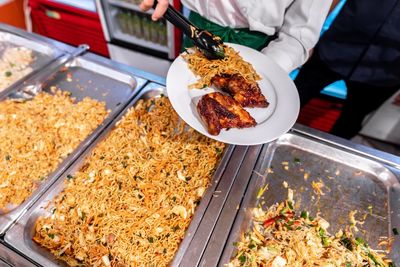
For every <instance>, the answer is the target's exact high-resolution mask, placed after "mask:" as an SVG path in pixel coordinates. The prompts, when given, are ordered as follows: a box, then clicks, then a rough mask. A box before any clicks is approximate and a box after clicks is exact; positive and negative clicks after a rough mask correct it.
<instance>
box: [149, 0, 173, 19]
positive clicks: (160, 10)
mask: <svg viewBox="0 0 400 267" xmlns="http://www.w3.org/2000/svg"><path fill="white" fill-rule="evenodd" d="M168 5H169V2H168V0H159V1H158V5H157V6H156V10H155V11H154V13H153V16H151V18H152V19H153V20H158V19H159V18H161V17H162V16H163V15H164V13H165V11H167V8H168Z"/></svg>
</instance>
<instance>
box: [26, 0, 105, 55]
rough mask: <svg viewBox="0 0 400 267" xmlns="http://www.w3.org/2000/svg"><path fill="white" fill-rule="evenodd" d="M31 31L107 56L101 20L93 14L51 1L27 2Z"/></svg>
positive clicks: (31, 0)
mask: <svg viewBox="0 0 400 267" xmlns="http://www.w3.org/2000/svg"><path fill="white" fill-rule="evenodd" d="M29 6H30V7H31V17H32V24H33V31H34V32H36V33H39V34H41V35H44V36H47V37H50V38H53V39H56V40H58V41H61V42H64V43H67V44H70V45H73V46H78V45H80V44H88V45H89V46H90V51H92V52H94V53H97V54H100V55H103V56H106V57H108V56H109V53H108V48H107V42H106V40H105V38H104V35H103V30H102V28H101V23H100V18H99V16H98V15H97V13H95V12H90V11H88V10H84V9H80V8H76V7H73V6H69V5H65V4H61V3H57V2H53V1H50V0H29Z"/></svg>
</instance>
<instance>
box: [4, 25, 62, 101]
mask: <svg viewBox="0 0 400 267" xmlns="http://www.w3.org/2000/svg"><path fill="white" fill-rule="evenodd" d="M11 47H25V48H29V49H31V50H32V51H33V56H34V58H35V59H34V60H33V62H32V63H31V64H30V67H31V69H32V71H31V72H30V73H29V74H27V75H26V76H25V77H22V78H21V79H19V80H17V81H15V82H14V83H13V84H11V85H10V86H9V87H7V88H0V96H1V95H4V94H7V92H8V91H9V90H12V89H11V88H12V87H13V85H14V84H17V83H18V82H21V81H23V80H24V79H25V78H27V77H30V76H32V75H33V74H35V73H36V72H38V71H40V70H41V69H42V68H43V67H45V66H46V65H48V64H49V63H50V62H52V61H53V60H55V59H56V58H58V57H60V56H62V55H63V54H64V51H62V50H60V49H58V48H57V47H55V46H53V45H52V44H50V43H48V42H45V41H43V40H42V39H40V38H36V36H35V35H33V34H28V33H26V34H25V33H20V32H19V31H14V30H13V29H12V28H10V27H7V28H5V27H0V56H2V54H3V52H4V50H5V49H6V48H11Z"/></svg>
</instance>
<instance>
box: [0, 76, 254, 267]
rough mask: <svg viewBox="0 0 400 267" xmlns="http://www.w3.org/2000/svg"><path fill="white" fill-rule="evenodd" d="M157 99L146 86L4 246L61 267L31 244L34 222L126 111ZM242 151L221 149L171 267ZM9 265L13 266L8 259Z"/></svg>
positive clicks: (160, 91)
mask: <svg viewBox="0 0 400 267" xmlns="http://www.w3.org/2000/svg"><path fill="white" fill-rule="evenodd" d="M161 95H166V89H165V88H164V87H163V86H161V85H159V84H156V83H150V84H148V85H147V86H146V87H145V88H144V89H142V90H141V91H140V93H139V94H138V95H137V96H136V97H135V99H134V100H133V101H132V102H131V103H130V104H129V105H128V106H127V107H126V108H125V109H124V111H123V112H121V113H120V115H119V116H118V117H117V118H116V119H114V120H113V122H112V123H111V124H109V125H108V127H107V128H106V129H105V130H104V131H103V132H102V133H101V135H99V137H98V138H97V139H96V140H95V142H93V143H92V144H91V145H90V146H89V148H88V149H87V150H86V151H85V152H84V153H83V154H81V156H80V157H79V159H77V160H76V161H75V162H74V163H73V164H72V165H71V166H70V167H69V168H68V169H67V170H66V171H65V172H64V173H63V175H62V176H61V178H60V179H58V180H57V181H56V182H55V183H54V184H53V185H52V186H51V188H50V189H49V190H48V191H47V192H46V194H43V195H42V197H41V198H40V199H39V200H38V201H37V202H36V203H35V204H34V205H33V206H32V207H31V208H30V209H29V210H28V211H27V212H26V213H25V214H24V215H23V216H22V217H21V218H20V219H19V220H18V221H17V222H16V223H15V224H14V225H13V226H12V227H11V228H10V229H9V230H8V231H7V233H6V235H5V238H4V240H5V242H6V244H7V245H8V246H10V247H12V248H13V249H15V250H16V251H18V252H19V253H21V254H23V255H25V256H26V257H27V258H29V259H31V260H32V261H34V262H35V263H36V264H38V265H40V266H46V267H50V266H57V265H58V264H60V265H64V264H65V263H63V262H60V261H58V260H56V259H55V258H54V257H53V255H52V254H51V253H50V252H49V251H48V250H46V249H44V248H42V247H40V246H39V245H37V244H36V243H35V242H33V240H32V237H33V234H34V225H35V221H36V220H37V219H38V217H39V216H41V215H45V214H49V211H48V210H46V207H47V205H48V203H49V202H51V201H52V200H53V199H54V198H55V197H56V196H57V195H58V194H59V193H60V192H61V191H62V190H63V188H64V181H65V179H67V176H68V175H73V174H74V173H75V172H76V171H77V170H79V168H80V167H81V166H82V164H83V163H84V160H85V157H86V156H87V155H89V154H90V152H91V151H92V150H93V149H94V148H95V147H96V145H97V144H98V143H99V142H101V141H102V140H103V139H104V138H105V137H106V136H107V135H108V133H109V132H110V131H111V130H112V129H113V127H114V126H115V124H116V123H117V122H118V121H119V120H120V119H121V118H122V117H123V115H124V114H126V112H127V111H128V109H129V108H130V107H132V106H134V105H135V104H136V103H137V101H139V100H140V99H149V98H154V97H159V96H161ZM246 151H247V147H240V146H227V147H226V148H225V150H224V152H223V156H222V158H221V160H220V163H219V165H218V167H217V169H216V171H215V173H214V175H213V177H212V179H211V183H210V186H209V187H208V188H207V189H206V191H205V193H204V195H203V197H202V200H201V202H200V204H199V206H198V207H197V208H196V211H195V213H194V215H193V218H192V221H191V223H190V225H189V227H188V229H187V230H186V233H185V237H184V239H183V240H182V242H181V244H180V246H179V249H178V251H177V253H176V254H175V258H174V259H173V262H172V263H171V265H172V266H178V265H179V264H180V261H181V258H182V257H183V255H185V253H186V250H187V249H188V247H189V244H190V243H191V242H192V241H193V240H194V238H197V237H198V236H197V233H196V232H197V229H198V228H199V226H200V225H202V219H203V215H204V213H205V210H206V209H207V207H208V206H209V204H210V202H211V200H212V199H213V198H215V197H221V198H222V199H223V198H224V197H225V194H227V192H228V190H220V191H217V190H216V189H217V188H219V186H220V184H229V183H232V180H233V179H232V177H234V176H235V174H236V172H237V170H238V168H239V166H240V164H241V162H242V161H243V160H244V157H245V154H246ZM10 263H13V262H12V259H11V260H10Z"/></svg>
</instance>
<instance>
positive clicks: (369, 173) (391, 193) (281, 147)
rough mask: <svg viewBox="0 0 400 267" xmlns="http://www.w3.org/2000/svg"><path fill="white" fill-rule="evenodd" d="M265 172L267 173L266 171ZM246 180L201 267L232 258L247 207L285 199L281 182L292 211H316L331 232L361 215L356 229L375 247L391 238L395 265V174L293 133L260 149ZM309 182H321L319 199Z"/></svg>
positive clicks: (399, 173) (398, 253) (398, 216)
mask: <svg viewBox="0 0 400 267" xmlns="http://www.w3.org/2000/svg"><path fill="white" fill-rule="evenodd" d="M243 165H244V166H245V165H246V164H243ZM268 169H270V170H272V172H268V171H267V172H266V170H268ZM306 173H307V174H306ZM248 175H251V180H250V182H249V183H247V179H246V178H245V177H243V179H237V180H238V182H239V184H240V185H241V186H242V187H246V186H247V190H246V192H245V195H244V198H243V201H242V196H237V197H233V198H232V199H231V201H227V202H226V204H225V207H224V210H223V212H222V214H221V216H220V217H219V221H218V224H217V226H216V228H215V229H214V234H213V237H212V238H211V240H210V242H209V244H208V246H207V249H206V251H205V253H204V255H203V258H202V260H201V262H200V266H217V265H219V266H224V265H225V264H227V263H228V262H229V261H230V259H231V258H232V257H233V255H234V253H235V247H234V246H233V243H234V242H237V241H238V240H239V239H240V235H241V234H242V233H243V232H245V231H247V230H248V229H250V227H251V225H252V218H251V217H252V216H251V210H252V208H254V207H256V206H257V205H259V204H261V205H263V206H264V207H268V206H270V205H272V204H274V203H277V202H281V201H284V200H285V199H286V198H287V194H288V193H287V191H288V189H287V188H285V186H284V185H283V182H284V181H286V182H287V184H288V185H289V187H290V188H291V189H293V190H294V191H295V192H294V200H295V203H296V205H295V209H296V210H298V211H301V210H308V211H310V214H312V215H313V216H315V214H316V213H317V212H318V211H320V212H321V216H322V217H323V218H325V219H327V221H328V222H330V225H331V226H330V227H329V228H328V230H329V231H330V232H331V233H335V232H336V231H338V230H339V229H341V228H343V227H344V226H346V225H350V221H349V214H350V212H351V211H354V210H357V211H358V213H357V214H356V215H355V218H356V219H362V218H363V217H364V216H366V218H365V220H364V221H365V223H364V224H363V225H357V227H358V228H359V230H360V231H359V233H358V234H359V235H360V236H361V237H363V238H364V239H365V240H366V241H367V242H368V243H369V244H370V245H371V246H372V247H375V248H377V243H378V240H379V237H381V236H386V237H394V238H395V241H394V244H393V249H392V252H391V254H390V257H391V258H392V259H393V260H394V261H395V262H397V263H399V262H400V238H399V236H394V235H393V233H392V229H393V228H394V227H397V229H399V227H400V170H399V169H395V168H392V167H391V166H386V165H385V164H383V163H380V162H378V161H375V160H371V159H369V158H367V157H364V156H362V155H358V154H356V153H354V151H349V150H346V149H344V148H341V147H340V146H335V145H334V143H332V144H327V143H324V142H322V141H321V140H317V139H312V138H310V137H309V136H302V135H301V134H298V133H296V132H292V133H288V134H285V135H283V136H282V137H281V138H279V139H278V140H276V141H275V142H272V143H270V144H269V145H265V146H264V148H263V151H262V152H261V154H260V157H259V159H258V162H257V165H256V167H255V168H254V170H253V172H252V173H248ZM307 177H308V178H307ZM313 181H314V182H318V181H322V182H323V183H324V187H323V188H322V191H323V192H324V195H321V196H320V198H318V196H317V195H316V194H315V193H314V190H313V188H312V186H311V183H312V182H313ZM266 184H268V185H269V189H268V191H267V192H265V193H264V195H263V196H264V199H257V192H258V190H259V189H260V188H262V187H264V186H265V185H266ZM262 201H265V203H264V204H263V203H262ZM233 205H240V209H239V211H236V210H235V209H232V206H233ZM371 207H372V208H371ZM231 227H232V228H231Z"/></svg>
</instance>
